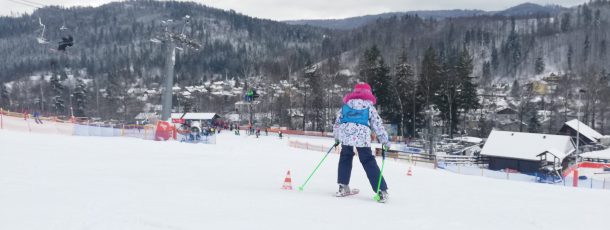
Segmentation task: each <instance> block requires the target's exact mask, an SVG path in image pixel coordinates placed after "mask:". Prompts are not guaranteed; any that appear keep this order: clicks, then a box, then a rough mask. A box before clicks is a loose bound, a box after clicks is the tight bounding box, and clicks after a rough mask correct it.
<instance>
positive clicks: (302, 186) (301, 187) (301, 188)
mask: <svg viewBox="0 0 610 230" xmlns="http://www.w3.org/2000/svg"><path fill="white" fill-rule="evenodd" d="M337 145H338V144H335V145H333V147H330V149H329V150H328V152H326V154H325V155H324V158H322V160H321V161H320V163H318V166H316V168H315V169H314V170H313V172H311V174H309V177H307V180H305V183H303V185H301V186H299V191H303V189H304V188H305V185H307V182H309V179H311V177H312V176H313V174H314V173H316V171H318V168H320V165H322V162H324V160H325V159H326V157H327V156H328V154H329V153H330V151H331V150H333V148H335V147H337Z"/></svg>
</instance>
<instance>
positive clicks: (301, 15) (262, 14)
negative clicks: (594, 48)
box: [0, 0, 585, 20]
mask: <svg viewBox="0 0 610 230" xmlns="http://www.w3.org/2000/svg"><path fill="white" fill-rule="evenodd" d="M193 1H195V2H199V3H203V4H205V5H208V6H212V7H216V8H221V9H233V10H235V11H237V12H240V13H243V14H246V15H249V16H254V17H258V18H268V19H274V20H290V19H331V18H346V17H353V16H360V15H366V14H378V13H384V12H396V11H411V10H441V9H481V10H490V11H491V10H502V9H505V8H508V7H511V6H515V5H518V4H520V3H523V2H532V3H538V4H543V5H545V4H558V5H562V6H575V5H578V4H581V3H583V2H585V0H552V1H551V0H427V1H426V0H193ZM108 2H112V0H88V1H86V0H85V1H83V0H0V4H1V6H2V7H0V15H11V14H13V15H18V14H19V13H23V12H32V11H33V9H34V8H33V7H32V6H40V5H61V6H75V5H88V6H98V5H101V4H104V3H108ZM28 5H29V6H28Z"/></svg>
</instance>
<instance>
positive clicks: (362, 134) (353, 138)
mask: <svg viewBox="0 0 610 230" xmlns="http://www.w3.org/2000/svg"><path fill="white" fill-rule="evenodd" d="M343 103H344V105H343V107H342V108H341V110H339V112H337V119H336V121H335V125H334V126H333V133H334V136H335V143H336V144H337V145H338V144H341V155H340V157H339V169H338V178H337V183H338V184H339V191H338V192H337V193H336V196H338V197H341V196H347V195H350V194H351V190H350V188H349V181H350V177H351V173H352V160H353V158H354V147H356V149H357V150H358V158H360V163H362V166H363V167H364V171H366V175H367V177H368V179H369V182H370V183H371V187H372V188H373V191H374V192H377V191H376V189H377V183H378V181H379V174H380V170H379V166H378V165H377V161H376V160H375V156H374V155H373V153H372V151H371V129H372V130H373V131H375V133H376V134H377V139H378V140H379V141H380V142H381V143H382V148H383V149H384V150H388V149H389V146H390V141H389V138H388V133H387V132H386V131H385V128H384V127H383V126H382V124H383V122H382V120H381V118H380V117H379V114H378V113H377V110H376V109H375V107H374V106H373V105H375V103H377V99H376V98H375V96H374V95H373V93H372V91H371V86H369V85H368V84H366V83H358V84H356V86H355V87H354V91H353V92H351V93H349V94H347V95H345V97H344V98H343ZM387 189H388V186H387V185H386V182H385V179H384V178H382V179H381V187H380V192H379V194H378V195H379V198H380V199H379V202H382V203H383V202H385V201H387V199H388V193H387Z"/></svg>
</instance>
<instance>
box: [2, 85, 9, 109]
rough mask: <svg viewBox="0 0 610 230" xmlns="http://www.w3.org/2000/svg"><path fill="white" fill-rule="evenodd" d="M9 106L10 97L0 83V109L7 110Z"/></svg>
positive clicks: (6, 89)
mask: <svg viewBox="0 0 610 230" xmlns="http://www.w3.org/2000/svg"><path fill="white" fill-rule="evenodd" d="M10 106H11V97H10V92H9V91H8V88H7V87H6V86H5V85H4V83H0V108H3V109H5V110H6V109H8V108H9V107H10Z"/></svg>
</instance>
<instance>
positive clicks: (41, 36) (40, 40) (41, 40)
mask: <svg viewBox="0 0 610 230" xmlns="http://www.w3.org/2000/svg"><path fill="white" fill-rule="evenodd" d="M38 24H40V27H41V31H40V35H38V37H37V38H36V40H38V43H39V44H47V43H49V40H47V39H45V37H44V32H45V29H46V26H45V25H44V24H42V19H40V17H39V18H38Z"/></svg>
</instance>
